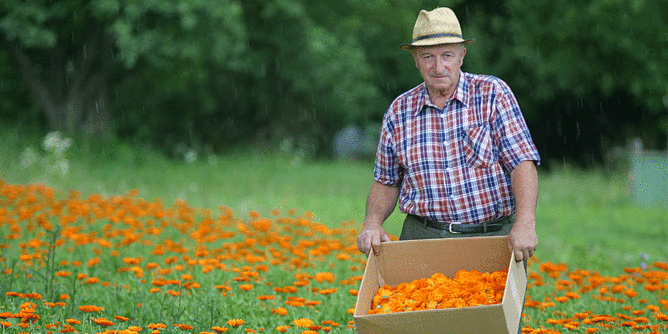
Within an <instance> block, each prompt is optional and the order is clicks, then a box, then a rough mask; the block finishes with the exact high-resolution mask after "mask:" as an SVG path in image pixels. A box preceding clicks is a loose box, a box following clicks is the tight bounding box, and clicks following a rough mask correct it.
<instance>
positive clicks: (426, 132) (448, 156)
mask: <svg viewBox="0 0 668 334" xmlns="http://www.w3.org/2000/svg"><path fill="white" fill-rule="evenodd" d="M471 42H473V39H469V40H465V39H463V37H462V32H461V28H460V25H459V21H458V20H457V17H456V16H455V14H454V12H453V11H452V10H450V9H449V8H437V9H435V10H433V11H430V12H428V11H424V10H423V11H421V12H420V14H419V16H418V18H417V21H416V23H415V27H414V29H413V40H412V43H410V44H405V45H402V48H403V49H405V50H408V51H411V53H412V55H413V58H414V60H415V66H416V67H417V68H418V70H419V71H420V74H421V75H422V78H423V79H424V82H423V83H421V84H420V85H418V86H416V87H415V88H413V89H411V90H409V91H407V92H405V93H403V94H402V95H400V96H399V97H397V98H396V99H395V100H394V101H393V102H392V104H391V105H390V107H389V108H388V110H387V112H386V113H385V116H384V118H383V125H382V130H381V136H380V143H379V145H378V150H377V154H376V164H375V169H374V182H373V184H372V186H371V191H370V193H369V197H368V199H367V212H366V217H365V219H364V229H363V230H362V232H360V234H359V236H358V238H357V246H358V248H359V250H360V251H361V252H363V253H365V254H368V253H369V252H370V251H373V252H374V253H375V254H378V253H379V252H380V249H381V247H380V245H381V242H386V241H390V238H389V236H388V234H387V233H386V231H385V230H384V229H383V227H382V224H383V222H384V221H385V220H386V219H387V217H388V216H389V215H390V214H391V213H392V212H393V210H394V208H395V206H396V205H397V201H398V203H399V208H400V209H401V211H402V212H404V213H406V214H407V216H406V219H405V221H404V225H403V228H402V232H401V236H400V239H401V240H408V239H425V238H448V237H475V236H488V235H508V240H509V242H508V247H509V248H510V249H512V250H513V252H514V253H515V259H516V260H517V261H523V260H524V261H525V263H526V259H528V258H529V257H531V256H532V255H533V252H534V250H535V249H536V246H537V243H538V239H537V236H536V231H535V209H536V198H537V196H538V178H537V174H536V167H535V166H536V164H538V163H539V161H540V156H539V154H538V152H537V149H536V147H535V145H534V143H533V141H532V139H531V135H530V133H529V130H528V129H527V126H526V123H525V121H524V117H523V115H522V112H521V111H520V108H519V105H518V103H517V100H516V99H515V96H514V95H513V93H512V91H511V89H510V88H509V87H508V85H507V84H506V83H505V82H504V81H502V80H501V79H499V78H496V77H493V76H488V75H479V74H471V73H466V72H462V71H461V66H462V64H463V61H464V56H466V45H467V44H469V43H471Z"/></svg>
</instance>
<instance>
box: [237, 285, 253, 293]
mask: <svg viewBox="0 0 668 334" xmlns="http://www.w3.org/2000/svg"><path fill="white" fill-rule="evenodd" d="M239 289H241V290H244V291H250V290H253V285H251V284H241V285H240V286H239Z"/></svg>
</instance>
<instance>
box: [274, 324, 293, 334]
mask: <svg viewBox="0 0 668 334" xmlns="http://www.w3.org/2000/svg"><path fill="white" fill-rule="evenodd" d="M288 329H290V327H289V326H277V327H276V330H277V331H279V332H281V333H285V332H287V331H288Z"/></svg>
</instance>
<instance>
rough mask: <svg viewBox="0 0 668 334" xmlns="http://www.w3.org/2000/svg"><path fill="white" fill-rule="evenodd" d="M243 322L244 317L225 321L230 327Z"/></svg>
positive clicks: (237, 325)
mask: <svg viewBox="0 0 668 334" xmlns="http://www.w3.org/2000/svg"><path fill="white" fill-rule="evenodd" d="M245 323H246V321H245V320H244V319H230V320H228V321H227V322H226V324H228V325H229V326H232V327H239V326H241V325H243V324H245Z"/></svg>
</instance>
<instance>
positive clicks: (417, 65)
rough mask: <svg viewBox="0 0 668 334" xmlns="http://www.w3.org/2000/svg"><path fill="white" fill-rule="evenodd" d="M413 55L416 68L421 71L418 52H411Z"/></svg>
mask: <svg viewBox="0 0 668 334" xmlns="http://www.w3.org/2000/svg"><path fill="white" fill-rule="evenodd" d="M411 54H412V55H413V60H415V67H417V68H418V69H420V65H419V64H418V56H417V52H415V51H411Z"/></svg>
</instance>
